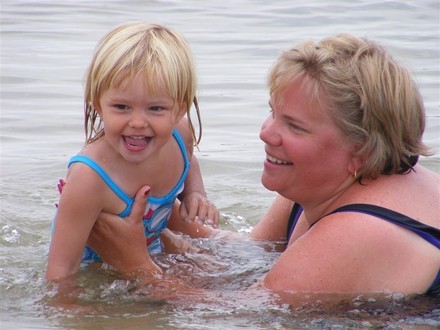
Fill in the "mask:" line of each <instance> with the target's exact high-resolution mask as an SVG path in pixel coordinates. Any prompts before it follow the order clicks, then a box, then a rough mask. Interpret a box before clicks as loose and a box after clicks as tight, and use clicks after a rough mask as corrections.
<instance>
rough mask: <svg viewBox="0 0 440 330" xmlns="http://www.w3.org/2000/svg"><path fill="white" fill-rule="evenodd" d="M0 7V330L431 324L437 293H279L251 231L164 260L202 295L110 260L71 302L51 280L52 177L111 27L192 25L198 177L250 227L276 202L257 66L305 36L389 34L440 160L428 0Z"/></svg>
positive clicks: (226, 217) (433, 7)
mask: <svg viewBox="0 0 440 330" xmlns="http://www.w3.org/2000/svg"><path fill="white" fill-rule="evenodd" d="M0 9H1V17H0V21H1V48H0V51H1V54H0V55H1V57H0V64H1V132H0V141H1V145H0V148H1V162H0V171H1V183H0V184H1V188H0V198H1V205H0V328H1V329H30V328H32V329H43V328H65V329H83V328H84V329H101V328H102V329H104V328H105V329H138V328H143V329H295V328H301V329H302V328H316V329H319V328H368V327H375V328H381V327H385V328H388V329H396V328H400V327H402V328H405V329H406V328H416V329H429V328H434V327H440V302H439V301H438V300H436V299H435V298H429V297H403V296H399V295H391V296H384V297H356V298H354V299H351V298H350V299H345V300H343V301H342V302H341V303H339V304H337V305H336V306H335V305H332V307H331V308H329V307H328V306H327V305H325V304H322V303H320V301H314V300H313V299H311V300H310V301H309V302H307V303H306V302H305V303H304V304H305V305H304V306H302V307H301V306H296V307H291V306H289V305H287V304H283V303H280V302H279V301H278V300H277V297H276V296H273V295H270V294H269V293H268V292H266V291H264V290H262V289H259V287H258V283H259V281H260V279H261V278H262V277H263V275H264V274H265V273H266V272H267V271H268V269H270V267H271V265H272V263H273V262H274V260H275V259H276V258H277V257H278V255H279V254H278V252H276V249H275V248H274V247H273V246H270V245H266V246H263V245H259V244H256V243H251V242H249V241H246V240H240V241H236V242H229V243H224V242H212V241H209V240H196V241H194V244H195V245H196V246H197V247H199V249H200V250H201V253H199V254H186V255H163V256H159V257H157V259H156V261H157V262H158V263H159V264H160V265H161V266H162V267H163V268H164V269H166V272H167V274H169V276H170V278H172V276H175V277H178V278H180V279H181V280H182V282H185V281H186V282H190V283H192V285H193V286H194V287H196V288H197V289H198V290H199V291H197V292H183V293H182V292H181V293H179V292H175V294H174V295H173V294H171V295H170V292H171V293H172V291H173V289H172V288H171V287H170V288H165V289H164V297H161V296H160V295H159V296H158V295H157V294H154V295H153V294H152V293H151V291H149V289H148V288H143V289H140V288H137V287H136V284H135V283H130V282H127V281H123V280H121V279H119V278H118V277H117V276H115V274H114V273H113V272H111V271H110V270H106V269H101V270H93V269H86V270H83V271H81V273H80V275H79V280H78V281H79V282H78V283H79V286H80V287H81V293H80V295H79V302H78V306H77V307H78V308H77V309H65V308H61V307H59V306H58V307H57V306H56V304H53V300H52V296H53V293H54V289H53V288H50V287H47V286H46V284H45V282H44V271H45V264H46V257H47V250H48V246H49V242H50V238H49V227H50V222H51V219H52V217H53V214H54V204H55V203H56V202H57V190H56V182H57V179H58V178H60V177H63V176H64V175H65V168H66V164H67V161H68V159H69V158H70V157H71V156H72V155H74V154H75V153H76V152H77V151H78V150H79V149H80V148H81V145H82V142H83V130H82V120H83V118H82V116H83V114H82V78H83V75H84V71H85V69H86V66H87V65H88V63H89V61H90V58H91V55H92V52H93V49H94V47H95V45H96V43H97V41H98V39H99V38H101V37H102V36H103V34H104V33H106V32H107V31H108V30H110V29H111V28H113V27H114V26H115V25H117V24H120V23H123V22H127V21H148V22H157V23H163V24H165V25H167V26H170V27H173V28H176V29H177V30H179V31H180V32H182V33H183V34H184V35H185V36H186V37H187V39H188V40H189V42H190V44H191V47H192V49H193V52H194V55H195V59H196V63H197V69H198V74H199V98H200V105H201V108H202V114H203V122H204V126H203V127H204V137H203V141H202V144H201V147H200V151H198V152H197V156H198V158H199V160H200V163H201V166H202V171H203V174H204V181H205V185H206V188H207V191H208V193H209V197H210V198H211V199H212V200H213V201H215V202H216V204H217V206H218V207H219V209H220V211H221V214H222V218H221V226H222V227H224V228H228V229H231V230H233V231H236V232H239V233H241V234H242V235H245V234H246V233H248V232H249V231H250V229H251V228H252V226H254V225H255V223H256V222H257V221H258V220H259V219H260V217H261V215H262V214H263V213H264V211H265V210H266V209H267V207H268V206H269V205H270V202H271V200H272V199H273V194H272V193H269V192H267V191H265V190H264V188H263V187H262V186H261V184H260V181H259V176H260V173H261V168H262V158H263V156H264V154H263V148H262V143H261V142H260V141H259V139H258V133H259V128H260V125H261V123H262V121H263V120H264V118H265V117H266V116H267V114H268V107H267V99H268V96H267V92H266V89H265V78H266V74H267V71H268V68H269V66H270V65H271V64H272V63H273V61H274V60H275V58H276V57H277V55H278V54H279V52H280V50H281V49H285V48H288V47H290V46H291V45H292V44H294V43H296V42H298V41H300V40H303V39H305V38H309V37H311V38H315V39H319V38H322V37H325V36H328V35H330V34H335V33H340V32H350V33H354V34H356V35H361V36H368V37H371V38H374V39H376V40H378V41H380V42H382V43H383V44H385V45H386V46H388V47H389V48H390V49H391V50H392V52H393V53H394V54H395V55H396V56H397V57H398V58H399V59H400V60H401V61H402V62H403V63H405V64H406V65H407V66H408V67H409V68H410V70H411V71H412V72H414V74H415V77H416V80H417V82H418V83H419V85H420V88H421V91H422V94H423V96H424V99H425V105H426V110H427V116H428V121H427V132H426V134H425V142H426V143H427V144H428V145H430V146H431V147H432V148H433V149H434V152H435V154H434V156H433V157H431V158H429V159H422V162H423V163H424V164H425V165H426V166H428V167H430V168H432V169H434V170H435V171H438V172H440V153H439V150H440V136H439V129H440V111H439V106H440V96H439V90H440V82H439V76H440V63H439V61H440V60H439V59H440V51H439V49H440V38H439V19H440V17H439V2H438V1H437V0H433V1H427V0H422V1H381V0H380V1H351V0H345V1H342V0H341V1H316V0H312V1H294V0H289V1H287V0H286V1H279V0H276V1H250V0H249V1H244V0H238V1H196V0H191V1H141V0H138V1H135V0H132V1H104V0H98V1H31V0H29V1H20V0H16V1H11V0H3V1H2V2H1V3H0ZM272 248H273V249H272ZM341 271H342V270H341ZM165 293H166V294H165ZM167 295H168V296H167ZM165 296H167V297H165Z"/></svg>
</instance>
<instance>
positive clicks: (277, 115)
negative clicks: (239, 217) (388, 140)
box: [260, 79, 352, 205]
mask: <svg viewBox="0 0 440 330" xmlns="http://www.w3.org/2000/svg"><path fill="white" fill-rule="evenodd" d="M301 82H302V80H301V79H297V80H296V81H294V82H293V83H291V84H290V86H288V87H287V88H286V89H285V90H284V91H283V92H282V94H281V97H282V100H283V102H278V101H279V100H274V99H272V98H271V99H270V101H269V104H270V106H271V115H270V116H269V117H268V118H267V119H266V121H265V122H264V124H263V127H262V129H261V133H260V138H261V140H262V141H263V142H264V143H265V151H266V155H267V156H266V160H265V161H264V170H263V174H262V177H261V181H262V183H263V185H264V186H265V187H266V188H267V189H269V190H271V191H276V192H278V193H279V194H281V195H282V196H284V197H286V198H289V199H291V200H293V201H296V202H298V203H301V204H303V205H304V204H306V203H310V202H313V203H320V202H322V201H323V200H325V199H327V198H331V196H332V194H335V193H337V192H338V191H340V190H341V189H343V186H344V185H346V182H347V180H348V179H349V178H350V176H351V174H350V170H349V163H350V161H351V154H352V153H351V147H350V143H349V141H347V138H345V137H344V136H343V135H342V133H341V132H340V131H339V130H338V129H337V127H336V126H335V124H334V122H333V120H332V119H331V118H330V116H329V114H328V113H327V111H326V110H325V109H323V107H325V102H326V101H325V100H326V98H325V95H321V96H320V97H321V100H322V101H321V104H322V106H320V105H319V104H318V102H317V101H316V100H313V99H312V98H311V97H309V96H308V93H307V89H306V88H304V87H303V86H301Z"/></svg>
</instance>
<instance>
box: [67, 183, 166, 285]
mask: <svg viewBox="0 0 440 330" xmlns="http://www.w3.org/2000/svg"><path fill="white" fill-rule="evenodd" d="M149 191H150V188H149V187H148V186H144V187H142V188H141V189H139V191H138V192H137V193H136V197H135V200H134V203H133V207H132V210H131V213H130V215H129V216H128V217H127V218H124V219H121V218H120V217H119V216H117V215H114V214H109V213H104V212H103V213H101V214H100V215H99V217H98V220H97V221H96V223H95V225H94V226H93V229H92V231H91V233H90V236H89V239H88V241H87V244H88V245H89V246H90V247H91V248H92V249H93V250H95V251H96V252H97V253H98V254H99V255H100V256H101V258H102V259H103V260H104V261H105V262H107V263H108V264H109V265H111V266H113V267H114V268H116V269H117V270H118V271H120V272H121V273H123V274H125V275H126V276H128V277H136V276H138V275H139V274H142V276H143V277H145V276H146V277H151V278H156V277H157V276H159V275H160V274H162V271H161V269H160V268H159V266H157V265H156V264H155V263H154V262H153V261H152V260H151V257H150V255H149V254H148V250H147V248H146V240H147V238H146V236H145V230H144V227H143V219H142V218H143V213H144V210H145V205H146V199H147V196H148V193H149ZM63 194H64V191H63Z"/></svg>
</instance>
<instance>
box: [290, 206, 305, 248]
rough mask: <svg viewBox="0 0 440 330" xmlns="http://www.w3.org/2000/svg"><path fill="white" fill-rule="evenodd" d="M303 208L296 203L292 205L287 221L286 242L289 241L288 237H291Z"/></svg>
mask: <svg viewBox="0 0 440 330" xmlns="http://www.w3.org/2000/svg"><path fill="white" fill-rule="evenodd" d="M302 211H303V208H302V206H301V205H299V204H298V203H294V204H293V207H292V211H291V212H290V216H289V221H288V223H287V241H289V239H290V236H292V233H293V230H294V229H295V227H296V223H297V222H298V219H299V216H300V215H301V213H302Z"/></svg>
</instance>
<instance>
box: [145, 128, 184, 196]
mask: <svg viewBox="0 0 440 330" xmlns="http://www.w3.org/2000/svg"><path fill="white" fill-rule="evenodd" d="M173 136H174V139H175V140H176V142H177V144H178V145H179V148H180V151H181V152H182V156H183V161H184V163H185V164H184V169H183V173H182V175H181V176H180V179H179V181H178V182H177V184H176V185H175V186H174V188H173V189H171V191H170V192H169V193H168V194H166V195H165V196H162V197H148V201H149V202H151V203H153V204H162V203H164V202H166V201H168V200H170V199H171V198H175V196H176V195H178V193H179V190H180V189H181V188H182V186H183V183H184V182H185V179H186V176H187V175H188V170H189V166H190V162H189V158H188V154H187V152H186V147H185V143H184V142H183V139H182V136H181V135H180V133H179V132H178V131H177V129H174V131H173Z"/></svg>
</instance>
